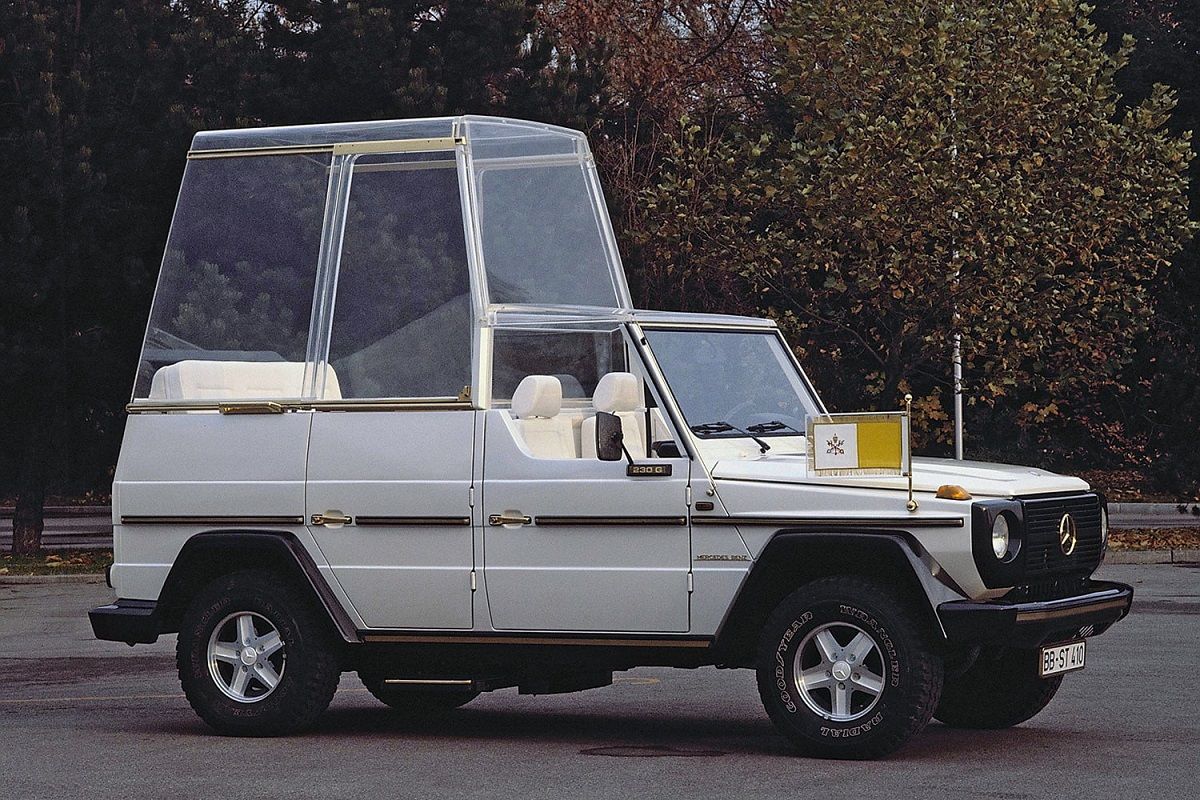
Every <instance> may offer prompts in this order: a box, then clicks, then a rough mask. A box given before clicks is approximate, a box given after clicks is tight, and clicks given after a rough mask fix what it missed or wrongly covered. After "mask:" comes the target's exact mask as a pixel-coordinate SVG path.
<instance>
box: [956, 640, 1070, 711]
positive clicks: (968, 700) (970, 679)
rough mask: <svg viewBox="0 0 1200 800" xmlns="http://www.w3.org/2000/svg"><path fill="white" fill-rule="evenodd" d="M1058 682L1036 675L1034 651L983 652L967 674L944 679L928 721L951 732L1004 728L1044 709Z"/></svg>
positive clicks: (1004, 649) (1058, 678)
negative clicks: (947, 726) (944, 681)
mask: <svg viewBox="0 0 1200 800" xmlns="http://www.w3.org/2000/svg"><path fill="white" fill-rule="evenodd" d="M1062 680H1063V676H1062V675H1053V676H1051V677H1049V678H1042V677H1040V676H1039V675H1038V654H1037V651H1036V650H1017V649H1014V648H1009V647H996V648H988V649H985V650H984V651H983V652H981V653H980V654H979V658H978V659H976V661H975V663H974V664H973V665H971V668H970V669H968V670H967V671H966V672H964V673H963V674H961V675H957V676H955V677H953V678H949V679H947V680H946V686H945V688H944V689H943V690H942V699H941V702H939V703H938V707H937V711H935V712H933V716H934V717H936V718H937V719H938V720H939V721H940V722H942V723H943V724H945V725H949V726H950V727H952V728H978V729H996V728H1010V727H1012V726H1013V725H1018V724H1020V723H1022V722H1024V721H1026V720H1027V719H1030V718H1032V717H1033V716H1035V715H1036V714H1037V713H1038V712H1040V711H1041V710H1042V709H1043V708H1045V707H1046V706H1047V705H1048V704H1049V703H1050V701H1051V700H1052V699H1054V694H1055V693H1056V692H1057V691H1058V687H1059V686H1061V685H1062Z"/></svg>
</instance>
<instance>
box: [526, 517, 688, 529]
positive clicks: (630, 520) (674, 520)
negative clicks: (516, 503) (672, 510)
mask: <svg viewBox="0 0 1200 800" xmlns="http://www.w3.org/2000/svg"><path fill="white" fill-rule="evenodd" d="M534 522H535V523H536V524H538V525H541V526H543V527H553V526H555V525H687V517H534Z"/></svg>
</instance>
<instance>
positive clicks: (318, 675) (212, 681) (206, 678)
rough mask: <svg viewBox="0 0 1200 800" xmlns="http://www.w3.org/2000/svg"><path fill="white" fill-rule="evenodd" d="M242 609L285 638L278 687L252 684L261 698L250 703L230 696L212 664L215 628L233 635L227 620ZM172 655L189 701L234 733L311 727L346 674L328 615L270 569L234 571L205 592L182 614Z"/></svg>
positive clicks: (270, 732)
mask: <svg viewBox="0 0 1200 800" xmlns="http://www.w3.org/2000/svg"><path fill="white" fill-rule="evenodd" d="M243 612H249V613H251V614H254V615H257V618H260V619H262V620H265V621H266V622H268V623H269V624H270V625H272V626H274V628H275V629H276V631H277V632H278V633H279V638H280V639H282V641H283V648H282V650H280V651H279V656H282V658H279V656H276V657H275V658H276V662H277V664H278V666H279V669H278V684H277V685H276V686H275V688H274V689H273V690H270V691H267V690H266V687H265V685H261V684H252V685H254V686H258V687H259V694H260V695H262V697H261V699H257V700H255V701H253V702H241V701H239V700H236V699H234V698H233V697H230V696H228V695H226V694H225V692H224V691H223V690H222V688H221V686H219V685H218V683H217V681H218V678H219V676H214V674H213V672H212V671H211V670H210V667H209V658H208V647H209V641H210V638H211V637H213V636H214V631H216V630H217V629H218V627H220V628H221V630H222V631H227V630H229V628H228V627H227V626H228V625H230V624H234V625H236V622H233V623H230V622H228V620H229V617H230V615H233V614H240V613H243ZM220 635H222V636H227V635H228V634H227V633H221V634H220ZM218 641H221V640H220V639H218ZM175 656H176V664H177V666H178V668H179V681H180V683H181V684H182V685H183V692H184V694H185V695H186V696H187V699H188V703H190V704H191V706H192V708H193V709H194V710H195V712H196V713H197V714H198V715H199V716H200V718H201V719H203V720H204V721H205V722H206V723H208V724H209V725H210V726H211V727H212V728H213V729H215V730H216V731H218V732H219V733H223V734H226V735H229V736H280V735H285V734H289V733H296V732H299V731H302V730H304V729H306V728H308V727H309V726H311V725H312V724H313V723H314V722H315V721H316V720H317V718H318V717H319V716H320V715H321V714H322V713H323V712H324V711H325V709H326V708H327V707H328V706H329V702H330V701H331V700H332V699H333V693H334V692H335V691H336V690H337V685H338V680H339V678H340V677H341V666H340V661H339V653H338V641H337V640H336V639H335V638H334V636H333V632H332V630H331V628H330V624H329V620H328V619H327V618H326V616H325V612H324V611H323V610H322V609H320V608H319V607H318V606H317V604H316V603H315V602H314V600H313V598H312V597H311V595H310V594H309V593H308V592H306V591H304V590H303V589H300V588H298V587H295V586H293V585H292V583H291V582H290V581H289V580H288V579H287V578H286V577H285V576H283V575H280V574H278V573H276V572H272V571H270V570H244V571H241V572H235V573H232V574H230V575H227V576H224V577H222V578H219V579H218V580H216V581H213V582H212V583H210V584H209V585H208V586H206V587H204V589H202V590H201V591H200V592H199V593H198V594H197V595H196V597H195V598H194V599H193V600H192V603H191V605H190V606H189V607H188V610H187V612H186V613H185V614H184V617H183V621H182V624H181V626H180V629H179V641H178V644H177V645H176V651H175ZM237 668H238V667H224V666H219V667H218V668H215V669H218V671H219V670H226V669H228V670H233V669H237Z"/></svg>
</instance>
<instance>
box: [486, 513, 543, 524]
mask: <svg viewBox="0 0 1200 800" xmlns="http://www.w3.org/2000/svg"><path fill="white" fill-rule="evenodd" d="M532 524H533V517H530V516H528V515H524V514H492V515H491V516H489V517H488V525H532Z"/></svg>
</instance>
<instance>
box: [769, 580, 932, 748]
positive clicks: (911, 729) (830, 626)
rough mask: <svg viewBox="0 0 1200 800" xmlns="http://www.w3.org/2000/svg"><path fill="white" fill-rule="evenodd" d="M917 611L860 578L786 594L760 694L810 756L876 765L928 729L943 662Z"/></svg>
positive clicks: (774, 620)
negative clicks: (870, 760) (871, 761)
mask: <svg viewBox="0 0 1200 800" xmlns="http://www.w3.org/2000/svg"><path fill="white" fill-rule="evenodd" d="M924 630H925V628H924V626H923V625H922V623H921V620H920V619H919V618H918V617H917V615H916V614H915V613H914V612H913V611H912V609H911V607H910V605H909V604H908V603H907V602H906V601H905V600H904V599H903V598H901V597H900V596H898V595H896V594H895V593H894V592H893V591H891V590H890V589H888V588H887V587H886V586H883V585H881V584H878V583H876V582H874V581H870V580H867V579H865V578H860V577H856V576H837V577H830V578H822V579H820V580H816V581H813V582H812V583H810V584H808V585H806V586H803V587H801V588H800V589H798V590H796V591H795V592H793V593H792V594H790V595H788V597H786V598H785V599H784V600H783V602H781V603H780V604H779V605H778V606H777V607H776V609H775V610H774V612H772V613H771V615H770V617H769V618H768V620H767V622H766V624H765V626H764V627H763V631H762V635H761V637H760V639H759V651H758V690H759V695H760V696H761V697H762V701H763V706H764V707H765V708H766V710H767V714H768V715H769V716H770V718H771V721H772V722H773V723H775V727H776V728H778V729H779V730H780V732H782V733H783V734H784V735H785V736H787V737H788V738H789V739H790V740H791V741H792V742H793V743H794V744H795V745H796V747H797V748H798V749H799V750H800V751H801V752H802V753H804V754H806V755H813V756H818V757H822V758H854V759H865V758H879V757H881V756H884V755H887V754H888V753H891V752H893V751H894V750H896V749H897V748H899V747H900V746H901V745H903V744H904V743H905V742H906V741H908V739H909V738H910V737H912V736H913V735H915V734H916V733H918V732H919V731H921V730H922V729H923V728H924V727H925V726H926V725H927V724H928V723H929V720H930V718H931V717H932V715H933V709H934V708H935V707H936V706H937V702H938V696H939V694H940V693H941V688H942V662H941V659H940V658H938V656H937V655H936V654H935V652H934V650H933V648H932V647H931V646H930V644H929V642H928V640H927V636H926V635H925V633H924Z"/></svg>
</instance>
